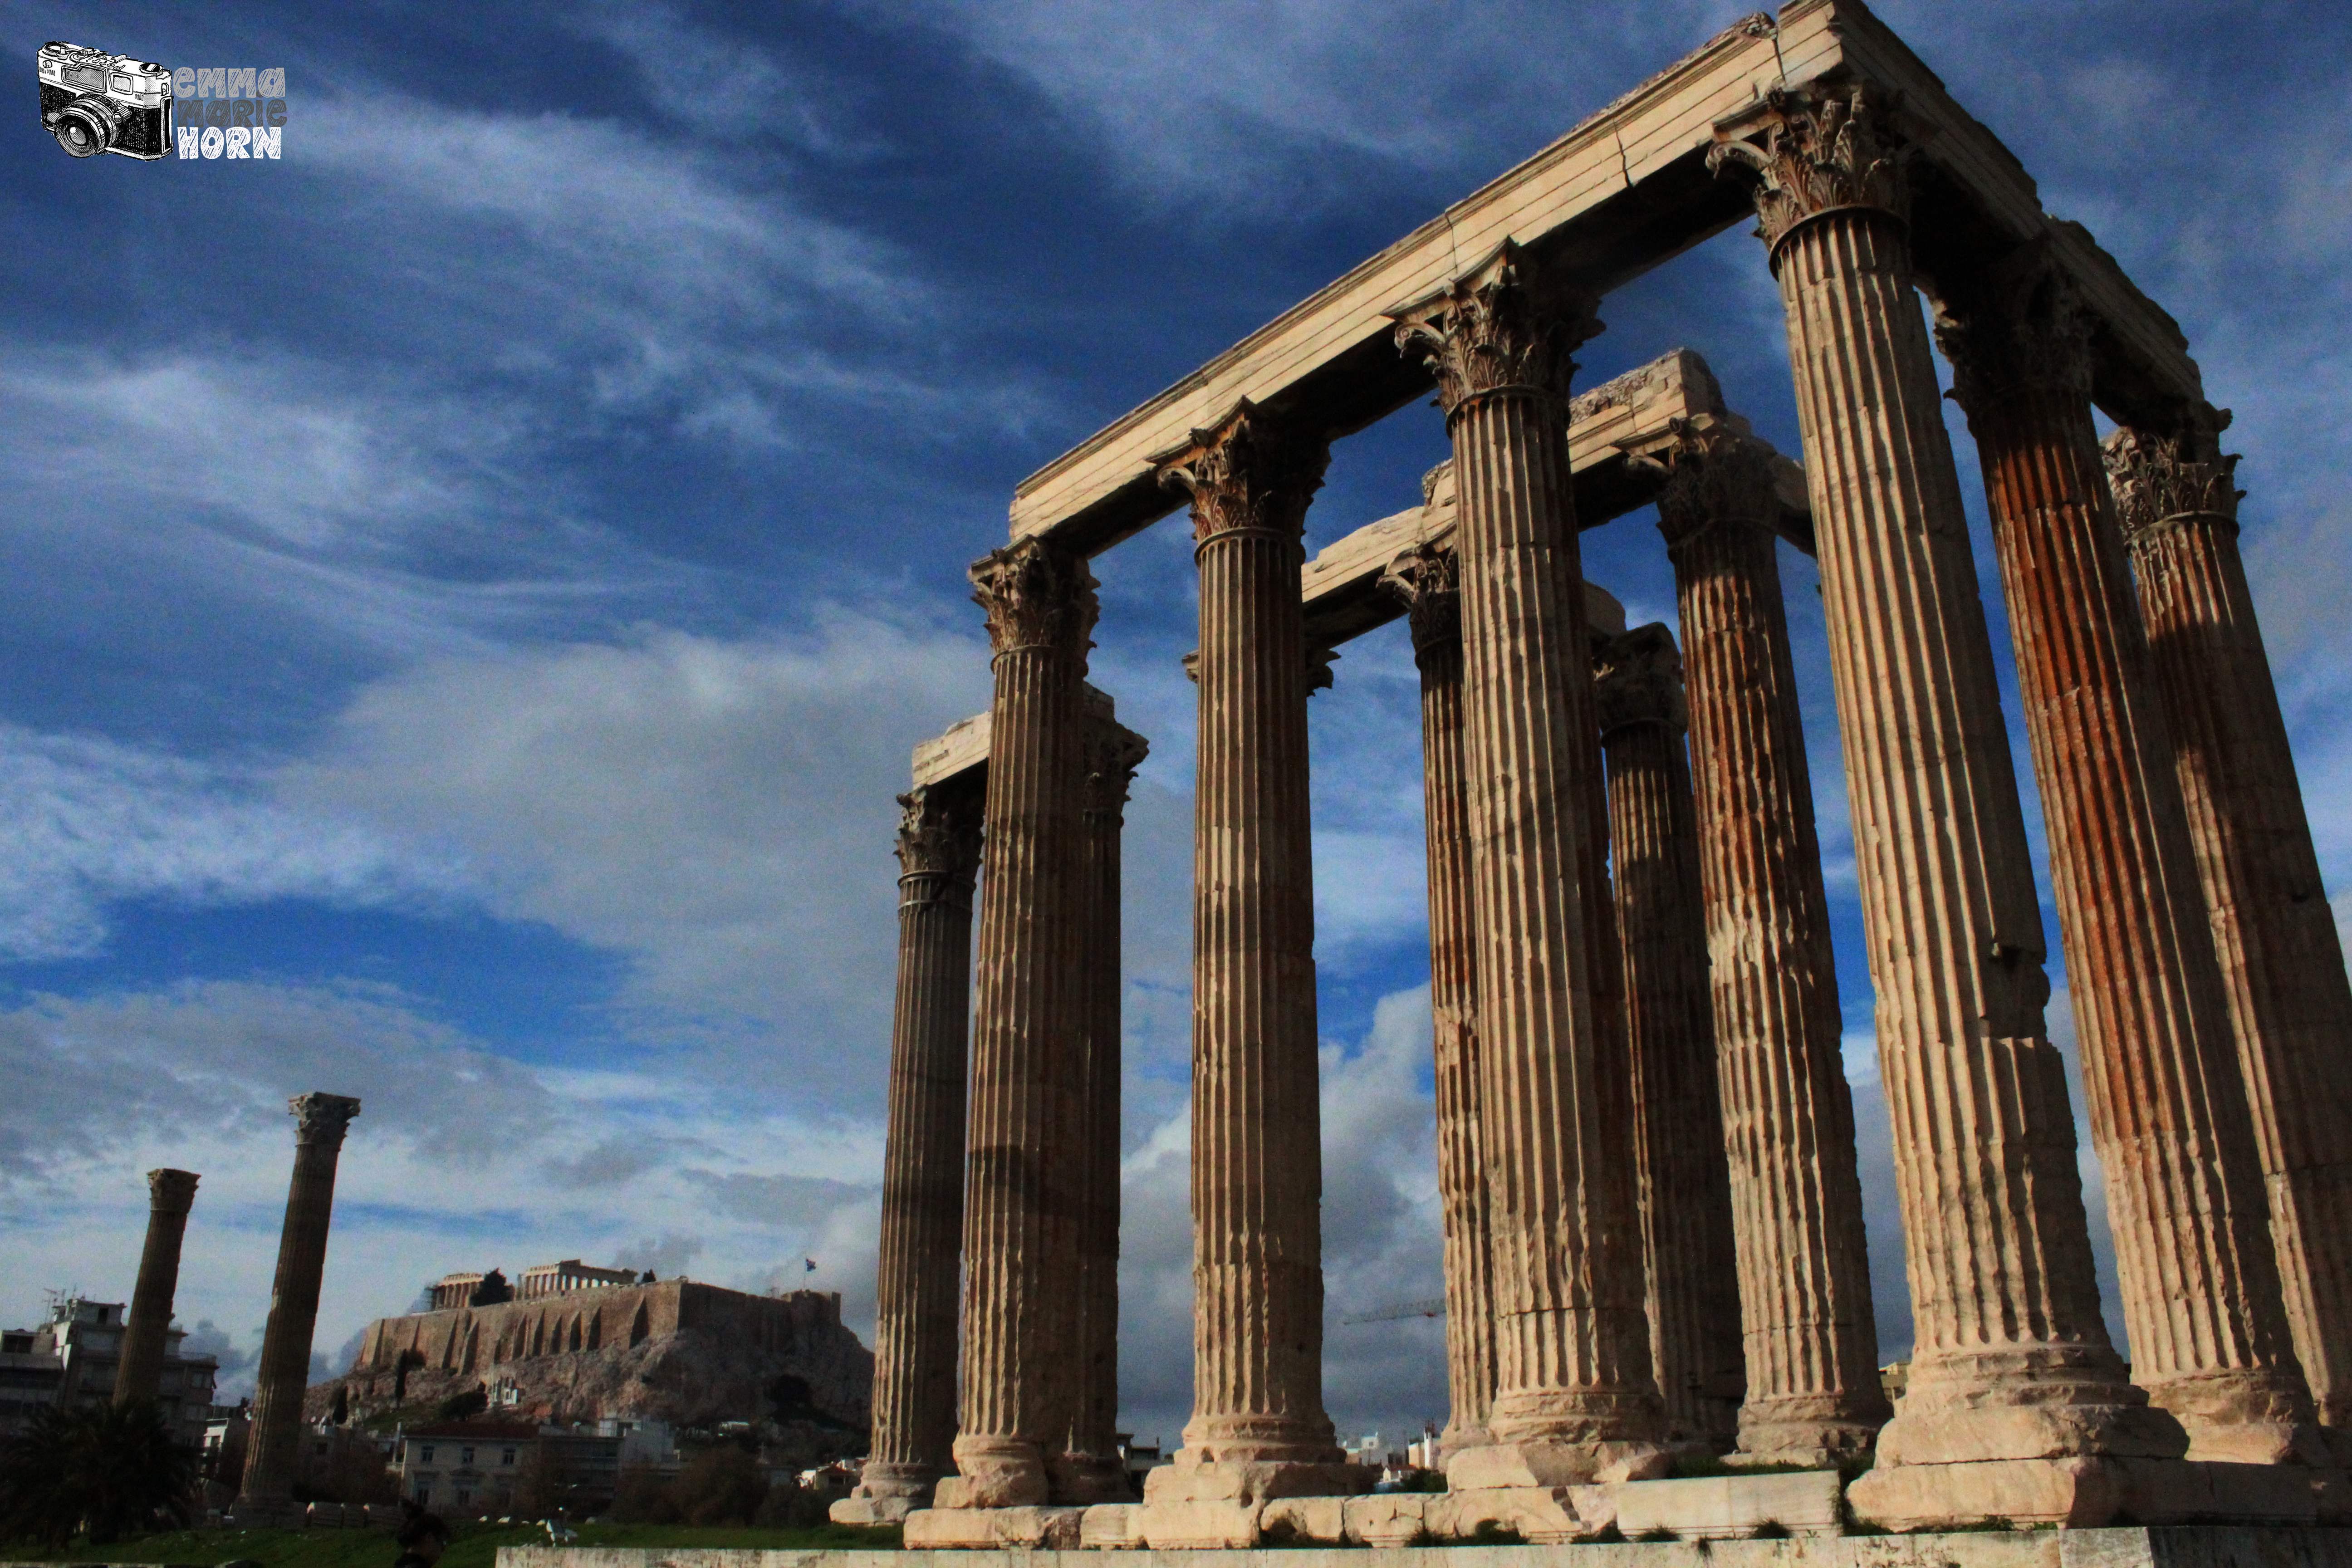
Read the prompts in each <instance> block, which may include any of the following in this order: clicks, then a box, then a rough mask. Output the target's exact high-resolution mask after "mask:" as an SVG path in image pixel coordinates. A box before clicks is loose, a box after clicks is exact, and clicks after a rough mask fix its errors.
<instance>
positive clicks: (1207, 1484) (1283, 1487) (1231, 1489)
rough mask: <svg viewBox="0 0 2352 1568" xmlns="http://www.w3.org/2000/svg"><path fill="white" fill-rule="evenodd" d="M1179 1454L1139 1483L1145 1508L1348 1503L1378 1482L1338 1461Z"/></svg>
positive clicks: (1373, 1473) (1361, 1468) (1372, 1472)
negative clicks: (1315, 1500) (1324, 1500)
mask: <svg viewBox="0 0 2352 1568" xmlns="http://www.w3.org/2000/svg"><path fill="white" fill-rule="evenodd" d="M1197 1454H1198V1451H1197V1450H1195V1449H1192V1448H1182V1449H1179V1450H1178V1451H1177V1454H1176V1458H1175V1459H1174V1461H1173V1462H1171V1463H1170V1464H1165V1465H1161V1466H1160V1467H1158V1468H1155V1469H1153V1470H1151V1471H1150V1473H1149V1474H1147V1475H1146V1476H1145V1477H1144V1478H1143V1500H1144V1503H1145V1505H1146V1506H1147V1507H1150V1506H1151V1505H1155V1504H1160V1503H1196V1502H1197V1503H1210V1502H1214V1503H1234V1504H1244V1505H1255V1504H1258V1503H1264V1502H1271V1501H1273V1500H1276V1499H1277V1498H1302V1497H1353V1496H1357V1495H1359V1494H1360V1493H1363V1492H1368V1491H1370V1490H1371V1489H1372V1486H1373V1483H1374V1482H1376V1481H1378V1480H1379V1479H1381V1473H1380V1471H1378V1470H1376V1469H1374V1468H1372V1467H1371V1466H1370V1465H1351V1464H1349V1463H1347V1462H1346V1461H1345V1460H1343V1459H1339V1458H1332V1459H1328V1460H1299V1459H1210V1458H1199V1457H1197Z"/></svg>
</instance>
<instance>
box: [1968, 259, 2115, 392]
mask: <svg viewBox="0 0 2352 1568" xmlns="http://www.w3.org/2000/svg"><path fill="white" fill-rule="evenodd" d="M1935 324H1936V346H1937V348H1939V349H1941V350H1942V351H1943V353H1944V357H1945V359H1947V360H1948V361H1949V362H1950V363H1951V366H1952V392H1951V396H1952V400H1953V401H1954V402H1955V403H1958V405H1960V406H1961V408H1963V409H1964V410H1966V411H1967V412H1968V413H1969V415H1970V416H1971V417H1973V416H1975V415H1976V414H1977V412H1978V411H1979V409H1981V408H1983V407H1984V406H1985V405H1986V400H1987V399H1989V398H1996V397H1999V396H2000V395H2003V394H2004V393H2007V392H2010V391H2011V390H2013V389H2015V388H2020V387H2035V388H2040V389H2044V390H2048V391H2053V392H2062V393H2065V394H2067V395H2071V396H2076V397H2084V398H2087V397H2089V396H2090V395H2091V328H2092V320H2091V315H2090V312H2089V311H2088V310H2086V309H2084V305H2083V300H2082V295H2081V294H2080V293H2079V292H2078V291H2077V290H2076V289H2075V288H2074V283H2073V281H2072V280H2071V279H2068V278H2067V276H2066V274H2065V272H2064V270H2063V268H2060V267H2059V266H2058V265H2057V263H2056V262H2055V261H2053V259H2052V258H2051V256H2050V251H2049V246H2048V244H2047V242H2046V241H2044V240H2041V239H2035V240H2032V241H2029V242H2028V243H2026V244H2024V245H2021V246H2020V247H2017V248H2016V249H2015V250H2013V251H2011V252H2010V253H2009V254H2008V255H2007V256H2005V257H2003V258H2000V260H1999V261H1997V262H1994V263H1993V264H1992V265H1991V266H1990V267H1988V268H1984V270H1983V271H1982V272H1981V273H1980V274H1979V275H1978V276H1977V277H1976V278H1975V279H1972V280H1970V282H1969V284H1968V285H1965V286H1963V287H1962V288H1961V289H1956V290H1955V291H1954V292H1953V293H1952V294H1951V295H1950V296H1948V297H1947V298H1944V299H1939V300H1937V301H1936V311H1935Z"/></svg>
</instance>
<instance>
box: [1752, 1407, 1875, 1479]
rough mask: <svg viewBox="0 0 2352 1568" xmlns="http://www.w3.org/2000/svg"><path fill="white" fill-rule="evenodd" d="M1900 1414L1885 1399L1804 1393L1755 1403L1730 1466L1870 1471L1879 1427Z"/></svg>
mask: <svg viewBox="0 0 2352 1568" xmlns="http://www.w3.org/2000/svg"><path fill="white" fill-rule="evenodd" d="M1894 1414H1895V1410H1894V1406H1892V1405H1889V1404H1887V1403H1886V1400H1885V1397H1884V1396H1883V1395H1877V1394H1873V1395H1872V1396H1870V1397H1864V1396H1861V1395H1857V1394H1801V1395H1798V1396H1796V1397H1793V1398H1787V1399H1763V1400H1753V1401H1750V1402H1749V1404H1748V1405H1747V1406H1746V1407H1745V1408H1743V1409H1742V1410H1741V1411H1740V1413H1739V1447H1738V1448H1736V1449H1735V1450H1733V1451H1732V1452H1731V1453H1728V1454H1726V1455H1725V1456H1724V1457H1723V1462H1724V1463H1725V1464H1727V1465H1730V1466H1733V1467H1735V1468H1737V1467H1745V1466H1755V1465H1796V1466H1801V1467H1802V1468H1805V1469H1809V1470H1835V1469H1843V1470H1848V1471H1852V1470H1858V1469H1867V1468H1869V1467H1870V1462H1871V1458H1872V1456H1873V1455H1874V1453H1875V1452H1876V1450H1877V1447H1878V1433H1879V1428H1881V1427H1883V1426H1885V1425H1886V1423H1887V1422H1888V1420H1889V1419H1891V1418H1892V1417H1893V1415H1894Z"/></svg>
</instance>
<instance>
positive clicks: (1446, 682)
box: [1382, 544, 1495, 1456]
mask: <svg viewBox="0 0 2352 1568" xmlns="http://www.w3.org/2000/svg"><path fill="white" fill-rule="evenodd" d="M1382 581H1383V583H1384V584H1386V586H1387V587H1388V589H1389V591H1390V592H1391V594H1393V595H1396V596H1397V597H1398V598H1400V599H1402V600H1403V601H1404V603H1405V605H1406V607H1407V616H1408V620H1409V623H1410V625H1411V627H1412V657H1413V662H1414V663H1415V664H1417V665H1418V666H1420V668H1421V787H1422V804H1423V813H1424V815H1425V816H1426V817H1427V819H1428V826H1427V837H1428V851H1429V1012H1430V1019H1431V1022H1432V1025H1433V1033H1434V1036H1435V1040H1434V1054H1435V1068H1436V1070H1435V1078H1436V1088H1437V1197H1438V1204H1439V1206H1440V1208H1441V1210H1442V1211H1443V1213H1444V1229H1445V1373H1446V1385H1447V1387H1448V1389H1449V1391H1450V1393H1451V1394H1452V1400H1451V1405H1452V1409H1451V1413H1450V1414H1449V1415H1448V1416H1447V1419H1446V1423H1445V1432H1444V1436H1442V1437H1440V1438H1439V1440H1438V1443H1439V1447H1440V1448H1442V1449H1443V1450H1444V1453H1446V1454H1447V1455H1449V1456H1450V1455H1453V1454H1456V1453H1459V1452H1461V1451H1462V1450H1463V1449H1465V1448H1475V1447H1481V1446H1483V1445H1484V1444H1486V1442H1487V1441H1488V1438H1489V1434H1488V1432H1487V1430H1486V1417H1487V1411H1488V1407H1489V1406H1490V1405H1492V1404H1493V1403H1494V1398H1495V1290H1494V1278H1493V1263H1492V1260H1491V1258H1490V1256H1489V1254H1490V1251H1491V1249H1492V1247H1493V1240H1492V1237H1490V1236H1489V1235H1488V1231H1487V1224H1486V1158H1485V1154H1484V1142H1483V1141H1484V1136H1485V1134H1484V1131H1483V1130H1482V1128H1481V1127H1480V1124H1479V1116H1480V1107H1481V1106H1482V1104H1483V1103H1484V1100H1485V1095H1484V1084H1483V1082H1482V1081H1481V1079H1480V1063H1479V1049H1478V966H1477V952H1476V943H1475V934H1476V933H1475V931H1474V929H1473V925H1472V921H1471V916H1470V909H1471V901H1472V890H1471V881H1470V804H1469V799H1468V795H1467V792H1466V790H1465V780H1464V778H1463V770H1462V618H1461V595H1460V587H1461V578H1460V574H1459V573H1458V572H1457V570H1456V563H1455V559H1454V552H1453V550H1452V549H1451V548H1447V547H1441V546H1437V545H1429V544H1424V545H1421V546H1419V547H1417V548H1416V549H1414V550H1412V551H1410V552H1406V553H1405V554H1403V555H1401V556H1399V557H1398V558H1397V559H1396V561H1395V562H1393V563H1391V565H1390V566H1389V569H1388V571H1387V573H1386V574H1384V576H1383V578H1382Z"/></svg>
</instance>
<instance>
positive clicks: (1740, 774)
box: [1658, 426, 1891, 1466]
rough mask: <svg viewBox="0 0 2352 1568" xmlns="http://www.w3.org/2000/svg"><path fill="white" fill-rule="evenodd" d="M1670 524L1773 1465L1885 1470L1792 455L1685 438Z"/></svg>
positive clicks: (1732, 1156)
mask: <svg viewBox="0 0 2352 1568" xmlns="http://www.w3.org/2000/svg"><path fill="white" fill-rule="evenodd" d="M1670 456H1671V462H1672V469H1671V471H1670V473H1669V475H1668V478H1667V481H1666V488H1665V489H1664V493H1662V494H1661V495H1660V496H1659V498H1658V527H1659V530H1660V531H1662V532H1663V533H1664V535H1665V536H1666V552H1667V554H1668V555H1669V556H1671V557H1672V558H1673V561H1674V563H1675V592H1676V596H1677V598H1678V599H1679V600H1680V605H1681V619H1682V627H1683V677H1684V680H1685V687H1686V690H1687V695H1688V700H1689V704H1690V747H1691V770H1692V772H1693V773H1694V774H1695V775H1696V790H1695V795H1696V808H1697V831H1696V838H1697V844H1698V857H1699V885H1700V888H1701V889H1702V890H1703V897H1704V901H1705V904H1706V951H1707V953H1708V958H1709V969H1708V978H1709V981H1710V984H1711V988H1712V991H1713V998H1714V1016H1715V1040H1716V1053H1717V1063H1718V1076H1717V1081H1718V1083H1719V1085H1720V1088H1721V1091H1722V1097H1723V1127H1724V1146H1725V1152H1726V1153H1727V1156H1728V1159H1729V1163H1730V1168H1731V1203H1732V1209H1731V1215H1732V1235H1733V1237H1734V1238H1735V1241H1736V1243H1737V1246H1738V1258H1739V1264H1738V1274H1739V1310H1740V1319H1741V1322H1742V1324H1743V1325H1744V1329H1745V1339H1746V1349H1747V1357H1746V1359H1747V1370H1748V1399H1747V1403H1746V1404H1745V1405H1742V1406H1741V1407H1740V1411H1739V1452H1740V1454H1741V1455H1742V1456H1743V1457H1745V1458H1747V1459H1748V1460H1749V1461H1750V1462H1753V1463H1759V1464H1801V1465H1814V1466H1822V1465H1839V1464H1846V1465H1850V1464H1853V1463H1854V1462H1855V1461H1856V1460H1860V1459H1864V1458H1868V1456H1869V1454H1870V1452H1871V1447H1872V1445H1873V1443H1874V1442H1875V1441H1876V1439H1877V1436H1878V1428H1879V1427H1880V1426H1884V1425H1885V1421H1886V1418H1887V1416H1888V1415H1890V1414H1891V1412H1890V1411H1889V1409H1888V1407H1887V1404H1886V1397H1885V1394H1883V1393H1882V1392H1881V1390H1880V1385H1879V1381H1878V1327H1877V1323H1876V1321H1875V1320H1874V1316H1873V1313H1872V1311H1871V1305H1870V1259H1869V1256H1868V1252H1867V1250H1866V1248H1865V1247H1864V1232H1863V1221H1862V1183H1861V1180H1860V1178H1859V1177H1858V1175H1857V1174H1856V1172H1855V1167H1854V1149H1853V1094H1852V1091H1851V1090H1850V1089H1848V1088H1847V1087H1846V1081H1845V1069H1844V1064H1843V1059H1842V1058H1841V1057H1840V1055H1839V1050H1838V1047H1839V1041H1840V1038H1841V1037H1842V1036H1843V1032H1844V1022H1843V1016H1842V1014H1841V1012H1840V1009H1839V1006H1838V990H1837V968H1836V961H1835V959H1834V958H1833V957H1832V953H1831V950H1830V921H1829V898H1828V894H1827V892H1826V891H1825V890H1824V889H1823V887H1822V851H1821V843H1820V840H1819V839H1818V838H1817V837H1815V834H1814V831H1813V785H1812V779H1811V775H1810V772H1809V770H1808V769H1807V767H1806V765H1805V736H1804V730H1803V725H1802V721H1801V718H1800V716H1799V713H1798V710H1797V675H1796V668H1795V665H1794V662H1793V661H1792V660H1791V658H1790V649H1789V617H1788V613H1787V610H1786V609H1785V607H1784V606H1783V605H1782V603H1781V598H1780V564H1779V562H1778V560H1777V559H1776V557H1775V554H1774V551H1775V544H1774V540H1773V535H1772V532H1771V530H1770V522H1771V520H1772V518H1773V516H1774V514H1775V512H1776V511H1777V510H1778V509H1779V502H1778V501H1777V500H1775V499H1774V495H1773V486H1772V464H1773V453H1772V452H1771V449H1770V448H1769V447H1766V446H1765V445H1764V444H1763V443H1761V442H1759V441H1756V440H1753V439H1751V438H1749V437H1745V436H1742V435H1740V434H1739V433H1738V432H1737V431H1734V430H1731V429H1728V428H1727V427H1725V426H1713V427H1709V428H1706V429H1698V428H1686V429H1685V430H1684V431H1683V432H1681V434H1680V436H1679V437H1678V439H1677V440H1676V442H1675V447H1674V449H1673V451H1672V453H1671V455H1670Z"/></svg>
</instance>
